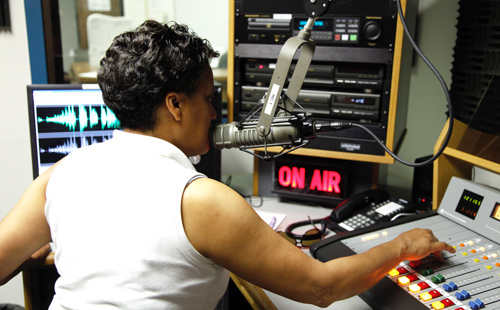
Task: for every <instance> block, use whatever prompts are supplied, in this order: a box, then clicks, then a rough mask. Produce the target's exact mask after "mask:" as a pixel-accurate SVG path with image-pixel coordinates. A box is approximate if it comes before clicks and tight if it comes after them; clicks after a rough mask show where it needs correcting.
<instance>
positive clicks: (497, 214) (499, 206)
mask: <svg viewBox="0 0 500 310" xmlns="http://www.w3.org/2000/svg"><path fill="white" fill-rule="evenodd" d="M490 217H491V218H492V219H494V220H497V221H500V203H498V202H497V203H496V204H495V207H494V208H493V211H492V212H491V216H490Z"/></svg>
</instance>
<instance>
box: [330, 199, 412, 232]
mask: <svg viewBox="0 0 500 310" xmlns="http://www.w3.org/2000/svg"><path fill="white" fill-rule="evenodd" d="M414 210H415V206H414V205H413V204H411V203H409V202H408V201H406V200H404V199H397V198H393V197H391V196H390V195H389V194H388V193H387V192H386V191H384V190H382V189H370V190H367V191H364V192H361V193H359V194H356V195H354V196H352V197H350V198H348V199H346V200H344V201H343V202H341V203H340V204H339V205H338V206H337V207H335V209H333V211H332V213H331V214H330V217H329V221H328V223H327V226H328V228H329V229H331V230H333V231H351V230H354V229H357V228H364V227H368V226H371V225H374V224H376V223H379V222H383V221H389V220H390V219H391V218H393V217H394V216H395V215H396V214H398V213H401V212H411V211H414Z"/></svg>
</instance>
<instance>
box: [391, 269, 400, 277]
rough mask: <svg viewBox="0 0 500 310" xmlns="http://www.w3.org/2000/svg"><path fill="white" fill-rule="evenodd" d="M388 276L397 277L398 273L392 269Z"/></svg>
mask: <svg viewBox="0 0 500 310" xmlns="http://www.w3.org/2000/svg"><path fill="white" fill-rule="evenodd" d="M389 275H390V276H391V277H396V276H399V271H397V270H396V269H392V270H391V271H389Z"/></svg>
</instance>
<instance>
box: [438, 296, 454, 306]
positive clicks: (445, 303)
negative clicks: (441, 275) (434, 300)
mask: <svg viewBox="0 0 500 310" xmlns="http://www.w3.org/2000/svg"><path fill="white" fill-rule="evenodd" d="M441 303H442V304H443V305H444V306H445V307H450V306H453V305H454V304H455V303H453V301H451V300H449V299H448V298H445V299H443V300H441Z"/></svg>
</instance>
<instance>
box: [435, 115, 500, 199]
mask: <svg viewBox="0 0 500 310" xmlns="http://www.w3.org/2000/svg"><path fill="white" fill-rule="evenodd" d="M453 124H454V125H453V132H452V136H451V138H450V141H449V143H448V145H447V147H446V148H445V150H444V151H443V154H441V156H440V157H439V158H438V159H437V160H436V161H435V162H434V174H433V197H432V201H433V206H434V208H435V209H436V208H438V207H439V204H440V203H441V200H442V198H443V195H444V193H445V191H446V188H447V187H448V183H449V182H450V179H451V177H452V176H456V177H459V178H463V179H468V180H470V179H471V177H472V167H480V168H483V169H486V170H489V171H492V172H495V173H500V163H499V160H500V137H499V136H498V135H497V136H495V135H492V134H488V133H484V132H480V131H477V130H475V129H473V128H471V127H469V126H467V125H466V124H464V123H462V122H460V121H458V120H454V121H453ZM447 131H448V122H447V123H446V125H445V126H444V128H443V131H442V132H441V135H440V136H439V139H438V142H437V143H436V145H435V146H434V153H436V152H437V151H438V150H439V149H440V148H441V146H442V145H443V143H444V140H445V137H446V133H447Z"/></svg>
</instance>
